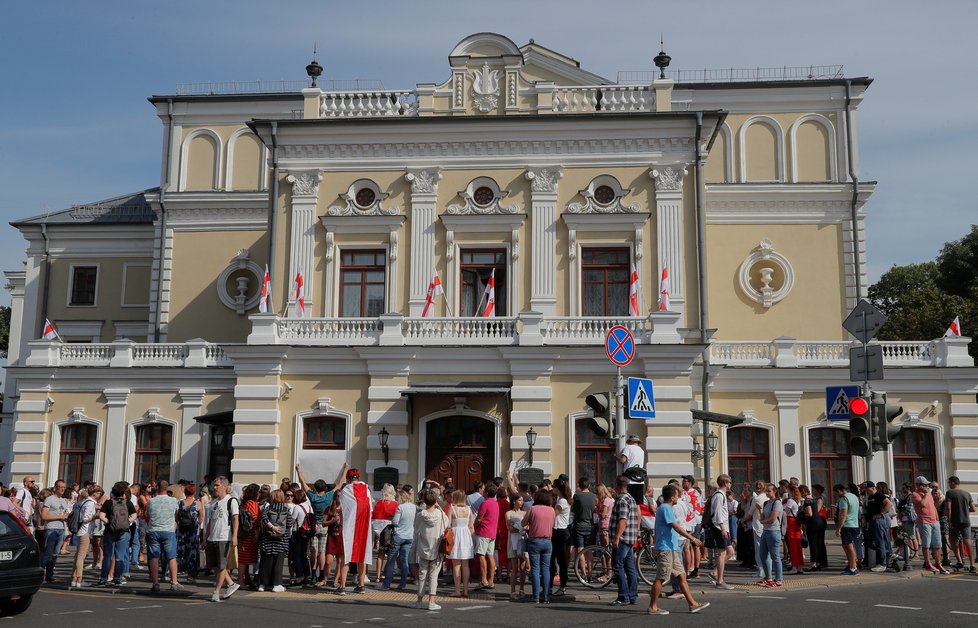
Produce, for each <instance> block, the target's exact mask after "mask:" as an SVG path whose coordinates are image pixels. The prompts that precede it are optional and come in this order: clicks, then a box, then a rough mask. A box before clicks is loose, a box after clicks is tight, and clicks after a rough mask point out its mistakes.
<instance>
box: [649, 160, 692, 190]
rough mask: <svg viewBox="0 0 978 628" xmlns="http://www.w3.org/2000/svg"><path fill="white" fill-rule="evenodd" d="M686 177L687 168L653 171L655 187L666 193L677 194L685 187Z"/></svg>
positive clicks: (667, 168) (670, 167)
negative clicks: (684, 180) (684, 179)
mask: <svg viewBox="0 0 978 628" xmlns="http://www.w3.org/2000/svg"><path fill="white" fill-rule="evenodd" d="M685 175H686V169H685V168H673V167H672V166H666V167H665V168H662V169H661V170H660V169H658V168H656V169H653V170H652V177H653V178H654V179H655V187H656V189H658V190H663V191H665V192H676V191H678V190H681V189H682V187H683V177H684V176H685Z"/></svg>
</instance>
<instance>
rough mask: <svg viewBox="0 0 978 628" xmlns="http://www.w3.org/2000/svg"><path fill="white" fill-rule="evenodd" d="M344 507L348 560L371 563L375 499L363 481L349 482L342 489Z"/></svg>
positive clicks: (345, 553) (341, 497) (341, 503)
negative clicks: (372, 516) (371, 518)
mask: <svg viewBox="0 0 978 628" xmlns="http://www.w3.org/2000/svg"><path fill="white" fill-rule="evenodd" d="M339 500H340V507H341V508H342V509H343V553H344V556H345V558H344V559H343V560H345V561H346V562H350V563H358V564H361V565H369V564H370V563H371V562H373V560H372V554H373V551H372V550H373V541H372V537H371V529H370V514H371V512H373V500H372V499H371V498H370V491H369V490H367V485H366V484H364V483H363V482H353V483H352V484H347V485H346V486H344V487H343V490H341V491H340V496H339Z"/></svg>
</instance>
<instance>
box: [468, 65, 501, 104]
mask: <svg viewBox="0 0 978 628" xmlns="http://www.w3.org/2000/svg"><path fill="white" fill-rule="evenodd" d="M498 102H499V70H492V69H490V68H489V62H488V61H487V62H485V63H483V64H482V69H480V70H476V71H475V72H473V73H472V103H473V104H474V105H475V108H476V109H478V110H479V111H481V112H482V113H486V112H488V111H492V110H493V109H495V108H496V105H497V104H498Z"/></svg>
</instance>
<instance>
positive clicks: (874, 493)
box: [863, 482, 891, 573]
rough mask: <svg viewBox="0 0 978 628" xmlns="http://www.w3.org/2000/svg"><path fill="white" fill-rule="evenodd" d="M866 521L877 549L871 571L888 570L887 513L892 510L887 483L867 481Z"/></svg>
mask: <svg viewBox="0 0 978 628" xmlns="http://www.w3.org/2000/svg"><path fill="white" fill-rule="evenodd" d="M863 486H864V488H865V489H866V523H867V527H868V528H869V531H870V534H871V535H872V539H873V545H874V547H875V549H876V565H875V566H873V567H872V568H870V571H874V572H877V573H879V572H882V571H886V566H887V565H889V564H890V553H891V548H890V522H889V520H888V519H889V517H888V516H887V515H886V513H888V512H889V511H890V506H891V503H890V498H889V497H887V496H886V484H885V483H883V482H880V483H879V484H873V483H872V482H866V484H864V485H863Z"/></svg>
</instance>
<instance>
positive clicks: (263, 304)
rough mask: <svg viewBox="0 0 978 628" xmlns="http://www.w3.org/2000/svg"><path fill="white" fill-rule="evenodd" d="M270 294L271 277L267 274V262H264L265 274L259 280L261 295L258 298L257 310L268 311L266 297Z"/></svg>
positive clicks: (263, 312)
mask: <svg viewBox="0 0 978 628" xmlns="http://www.w3.org/2000/svg"><path fill="white" fill-rule="evenodd" d="M271 295H272V278H271V276H269V274H268V264H265V276H264V277H263V278H262V280H261V297H260V298H259V299H258V311H259V312H261V313H262V314H267V313H268V299H269V297H271Z"/></svg>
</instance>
